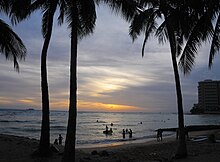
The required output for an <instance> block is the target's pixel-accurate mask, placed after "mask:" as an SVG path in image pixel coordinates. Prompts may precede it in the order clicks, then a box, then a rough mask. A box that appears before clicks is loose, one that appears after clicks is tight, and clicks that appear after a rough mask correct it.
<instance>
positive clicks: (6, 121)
mask: <svg viewBox="0 0 220 162" xmlns="http://www.w3.org/2000/svg"><path fill="white" fill-rule="evenodd" d="M28 122H30V121H27V120H24V121H21V120H0V123H28Z"/></svg>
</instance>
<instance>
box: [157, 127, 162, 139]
mask: <svg viewBox="0 0 220 162" xmlns="http://www.w3.org/2000/svg"><path fill="white" fill-rule="evenodd" d="M162 133H163V131H162V130H161V129H158V130H157V141H162V140H163V138H162Z"/></svg>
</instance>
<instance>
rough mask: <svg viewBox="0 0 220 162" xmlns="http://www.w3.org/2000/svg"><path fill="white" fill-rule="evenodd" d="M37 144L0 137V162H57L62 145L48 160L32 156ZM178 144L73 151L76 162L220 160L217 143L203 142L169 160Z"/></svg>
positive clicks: (219, 132) (171, 141)
mask: <svg viewBox="0 0 220 162" xmlns="http://www.w3.org/2000/svg"><path fill="white" fill-rule="evenodd" d="M210 134H215V135H216V138H217V139H220V130H213V131H200V132H190V133H189V135H190V137H191V138H195V137H202V136H207V137H208V136H209V135H210ZM38 144H39V141H38V140H36V139H30V138H27V137H18V136H14V135H6V134H0V145H1V147H0V155H1V156H0V161H4V162H12V161H13V162H36V161H41V162H47V161H50V162H58V161H59V162H60V161H61V159H62V152H63V148H64V147H63V146H59V145H58V146H57V148H58V149H59V150H60V153H53V156H51V157H49V158H39V157H38V158H37V157H32V156H31V154H32V153H33V151H34V150H36V149H37V147H38ZM177 144H178V141H176V139H175V137H173V136H172V137H167V138H164V140H163V141H162V142H157V141H156V139H154V140H149V141H141V143H140V141H139V143H137V142H132V143H126V144H122V145H108V146H103V147H87V148H76V162H119V161H121V162H127V161H129V162H140V161H144V162H145V161H146V162H148V161H149V162H153V161H155V162H156V161H177V162H192V161H193V162H207V161H209V162H218V161H219V159H220V154H219V152H220V143H218V142H217V143H211V142H210V141H208V140H204V141H199V142H195V141H192V140H190V141H187V149H188V158H186V159H179V160H176V159H172V158H173V157H174V154H175V151H176V149H177Z"/></svg>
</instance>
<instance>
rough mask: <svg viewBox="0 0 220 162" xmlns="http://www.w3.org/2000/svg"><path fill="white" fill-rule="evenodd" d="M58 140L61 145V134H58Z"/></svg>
mask: <svg viewBox="0 0 220 162" xmlns="http://www.w3.org/2000/svg"><path fill="white" fill-rule="evenodd" d="M58 140H59V145H62V141H63V137H62V136H61V134H59V137H58Z"/></svg>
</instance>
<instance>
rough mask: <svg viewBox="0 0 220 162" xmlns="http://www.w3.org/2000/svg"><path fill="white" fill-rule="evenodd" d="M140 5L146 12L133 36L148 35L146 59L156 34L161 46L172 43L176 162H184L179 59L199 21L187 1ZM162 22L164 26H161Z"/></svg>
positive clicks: (137, 18)
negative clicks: (176, 111)
mask: <svg viewBox="0 0 220 162" xmlns="http://www.w3.org/2000/svg"><path fill="white" fill-rule="evenodd" d="M139 2H140V6H143V9H140V12H139V14H138V15H136V16H135V18H134V20H133V22H132V23H131V26H130V35H131V37H132V38H133V40H135V39H136V38H137V37H138V36H139V35H140V34H141V33H142V32H144V34H145V38H144V42H143V47H142V56H143V55H144V48H145V45H146V42H147V40H148V38H149V37H150V36H151V35H152V34H155V36H156V37H158V40H159V43H163V42H164V41H166V40H168V41H169V46H170V51H171V59H172V66H173V71H174V78H175V85H176V95H177V105H178V128H179V141H178V147H177V152H176V158H183V157H186V156H187V147H186V140H185V130H184V114H183V103H182V102H183V101H182V92H181V83H180V77H179V70H178V64H177V57H178V56H179V55H180V53H181V52H182V47H183V42H184V40H185V37H187V36H188V34H189V33H190V31H191V30H192V29H191V26H192V25H193V24H194V23H195V22H194V20H196V19H195V18H196V17H192V16H191V9H189V8H188V6H187V5H186V4H187V3H186V2H185V1H184V0H182V1H178V0H140V1H139ZM161 20H162V22H161V23H160V24H159V25H158V23H159V22H160V21H161ZM188 61H190V60H188Z"/></svg>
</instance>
